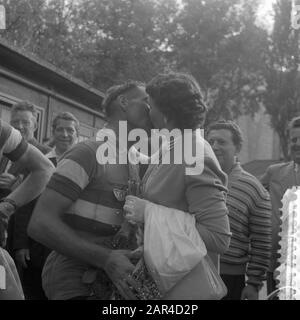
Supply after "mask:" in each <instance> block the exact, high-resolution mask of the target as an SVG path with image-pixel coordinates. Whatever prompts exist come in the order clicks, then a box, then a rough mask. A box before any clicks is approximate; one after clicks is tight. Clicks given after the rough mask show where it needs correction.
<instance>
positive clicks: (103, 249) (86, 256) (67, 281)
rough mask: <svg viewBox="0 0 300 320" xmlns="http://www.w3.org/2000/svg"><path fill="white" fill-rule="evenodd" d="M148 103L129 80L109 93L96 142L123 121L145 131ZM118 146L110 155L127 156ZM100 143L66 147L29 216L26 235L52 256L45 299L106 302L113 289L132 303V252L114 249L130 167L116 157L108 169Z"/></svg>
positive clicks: (140, 88) (115, 130) (115, 132)
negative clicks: (102, 122) (105, 123)
mask: <svg viewBox="0 0 300 320" xmlns="http://www.w3.org/2000/svg"><path fill="white" fill-rule="evenodd" d="M147 101H148V95H147V93H146V91H145V87H144V85H142V84H139V83H136V82H128V83H126V84H123V85H119V86H114V87H112V88H110V89H109V90H108V92H107V96H106V98H105V100H104V102H103V108H104V110H105V111H106V115H107V117H108V123H107V125H106V129H103V130H102V131H101V132H102V133H103V132H104V131H105V132H107V135H106V134H103V136H104V137H108V136H109V134H108V133H110V134H111V135H112V136H114V135H115V136H116V137H118V136H119V131H118V130H119V129H118V128H119V121H127V125H128V130H130V129H133V128H137V127H138V128H144V129H147V128H149V129H150V128H151V126H150V125H151V123H150V118H149V108H148V104H147ZM149 129H148V130H149ZM99 136H100V133H99V135H98V137H99ZM116 139H117V138H116ZM117 142H118V143H117V146H115V147H116V149H115V152H114V155H117V154H120V153H122V154H123V153H124V154H125V155H126V156H127V147H126V146H124V145H122V141H121V140H120V141H119V140H118V141H117ZM126 142H127V141H126ZM103 144H104V141H103V140H101V139H99V140H98V141H89V140H88V141H84V142H81V143H78V144H77V145H75V146H74V147H72V148H71V149H70V150H69V151H68V152H67V153H66V154H65V156H64V157H63V159H61V160H60V162H59V164H58V166H57V170H56V172H55V173H54V174H53V176H52V178H51V180H50V182H49V184H48V186H47V188H46V190H45V191H44V193H43V194H42V196H41V197H40V199H39V201H38V203H37V206H36V207H35V210H34V212H33V215H32V218H31V221H30V224H29V228H28V233H29V235H30V236H31V237H32V238H34V239H36V240H37V241H39V242H41V243H43V244H44V245H46V246H47V247H49V248H51V249H53V250H54V251H53V252H52V253H51V254H50V255H49V257H48V259H47V261H46V264H45V266H44V270H43V275H42V278H43V287H44V290H45V292H46V295H47V297H48V298H49V299H50V300H74V299H76V300H85V299H91V298H92V299H109V298H110V297H111V295H112V292H113V286H112V284H114V286H115V287H116V288H117V289H118V291H119V292H120V293H121V294H122V295H123V297H124V298H126V299H134V298H135V296H134V293H133V291H132V288H137V284H136V282H135V281H134V279H133V278H132V277H131V274H132V272H133V270H134V264H133V263H132V261H131V259H133V258H134V254H133V253H132V252H131V251H130V250H123V249H124V248H121V247H119V246H117V247H116V246H115V243H114V239H115V236H116V235H117V233H118V231H119V230H120V228H121V225H122V224H123V221H124V217H123V213H122V208H123V205H124V200H125V195H126V189H127V183H128V178H129V172H128V170H129V169H128V166H127V164H121V163H119V161H117V158H115V159H114V160H116V161H115V163H106V164H103V163H102V162H101V161H99V158H98V157H97V155H98V154H99V153H101V152H99V153H98V150H101V149H99V148H101V146H102V147H103ZM128 146H129V144H128Z"/></svg>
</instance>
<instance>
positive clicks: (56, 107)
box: [0, 40, 105, 142]
mask: <svg viewBox="0 0 300 320" xmlns="http://www.w3.org/2000/svg"><path fill="white" fill-rule="evenodd" d="M102 99H103V93H102V92H100V91H98V90H96V89H94V88H92V87H90V86H88V85H87V84H85V83H84V82H82V81H80V80H78V79H74V78H73V77H71V76H70V75H68V74H66V73H65V72H62V71H61V70H60V69H58V68H56V67H54V66H53V65H51V64H49V63H47V62H45V61H43V60H40V59H38V58H37V57H35V56H33V55H30V54H27V53H24V52H22V51H21V50H18V49H17V48H15V47H12V46H11V45H9V44H7V43H6V42H4V41H3V40H0V117H1V119H3V120H5V121H7V122H9V121H10V110H11V106H12V105H13V104H14V103H16V102H17V101H19V100H28V101H30V102H32V103H33V104H34V105H35V106H36V107H37V109H38V125H39V126H38V130H37V132H36V138H37V139H38V140H39V141H40V142H42V141H43V140H44V139H47V138H49V137H50V136H51V121H52V119H53V117H55V115H56V114H57V113H58V112H61V111H69V112H72V113H73V114H74V115H75V116H76V117H77V118H78V120H79V121H80V140H84V139H87V138H95V135H96V132H97V131H98V129H100V128H102V127H103V125H104V124H105V117H104V114H103V113H102V112H101V108H100V106H101V102H102Z"/></svg>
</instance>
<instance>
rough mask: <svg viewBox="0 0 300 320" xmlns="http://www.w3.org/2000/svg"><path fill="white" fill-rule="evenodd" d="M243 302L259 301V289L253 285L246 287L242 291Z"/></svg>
mask: <svg viewBox="0 0 300 320" xmlns="http://www.w3.org/2000/svg"><path fill="white" fill-rule="evenodd" d="M241 300H258V289H257V287H255V286H252V285H251V284H248V285H246V287H245V288H244V289H243V291H242V295H241Z"/></svg>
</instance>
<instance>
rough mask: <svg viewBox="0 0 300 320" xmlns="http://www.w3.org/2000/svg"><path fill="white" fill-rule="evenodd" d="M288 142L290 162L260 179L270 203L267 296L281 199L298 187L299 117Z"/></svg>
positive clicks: (272, 285) (275, 258)
mask: <svg viewBox="0 0 300 320" xmlns="http://www.w3.org/2000/svg"><path fill="white" fill-rule="evenodd" d="M288 142H289V151H290V156H291V161H289V162H285V163H279V164H275V165H271V166H270V167H269V168H268V169H267V170H266V172H265V174H264V175H263V176H262V178H261V182H262V184H263V185H264V187H265V188H266V189H267V190H268V191H269V193H270V197H271V203H272V256H271V263H270V268H269V272H268V274H267V292H268V294H270V293H272V292H273V291H274V290H276V281H275V279H274V270H275V269H276V268H277V267H278V266H279V262H278V258H279V254H278V250H279V248H280V247H279V240H280V239H279V231H280V223H281V222H280V217H281V213H280V209H281V208H282V202H281V200H282V198H283V195H284V193H285V192H286V190H287V189H289V188H291V187H293V186H299V185H300V167H299V165H300V117H299V116H298V117H295V118H293V119H292V120H291V121H290V123H289V125H288Z"/></svg>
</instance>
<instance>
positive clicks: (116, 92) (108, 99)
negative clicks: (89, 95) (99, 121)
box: [102, 80, 145, 116]
mask: <svg viewBox="0 0 300 320" xmlns="http://www.w3.org/2000/svg"><path fill="white" fill-rule="evenodd" d="M141 86H145V84H144V83H142V82H139V81H134V80H128V81H127V82H125V83H123V84H120V85H114V86H112V87H110V88H108V89H107V91H106V93H105V97H104V99H103V101H102V108H103V110H104V112H105V114H106V115H107V116H111V115H112V114H113V105H114V102H115V101H116V99H117V98H118V97H119V96H120V95H121V94H124V93H127V92H129V91H130V90H132V89H136V88H138V87H141Z"/></svg>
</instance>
